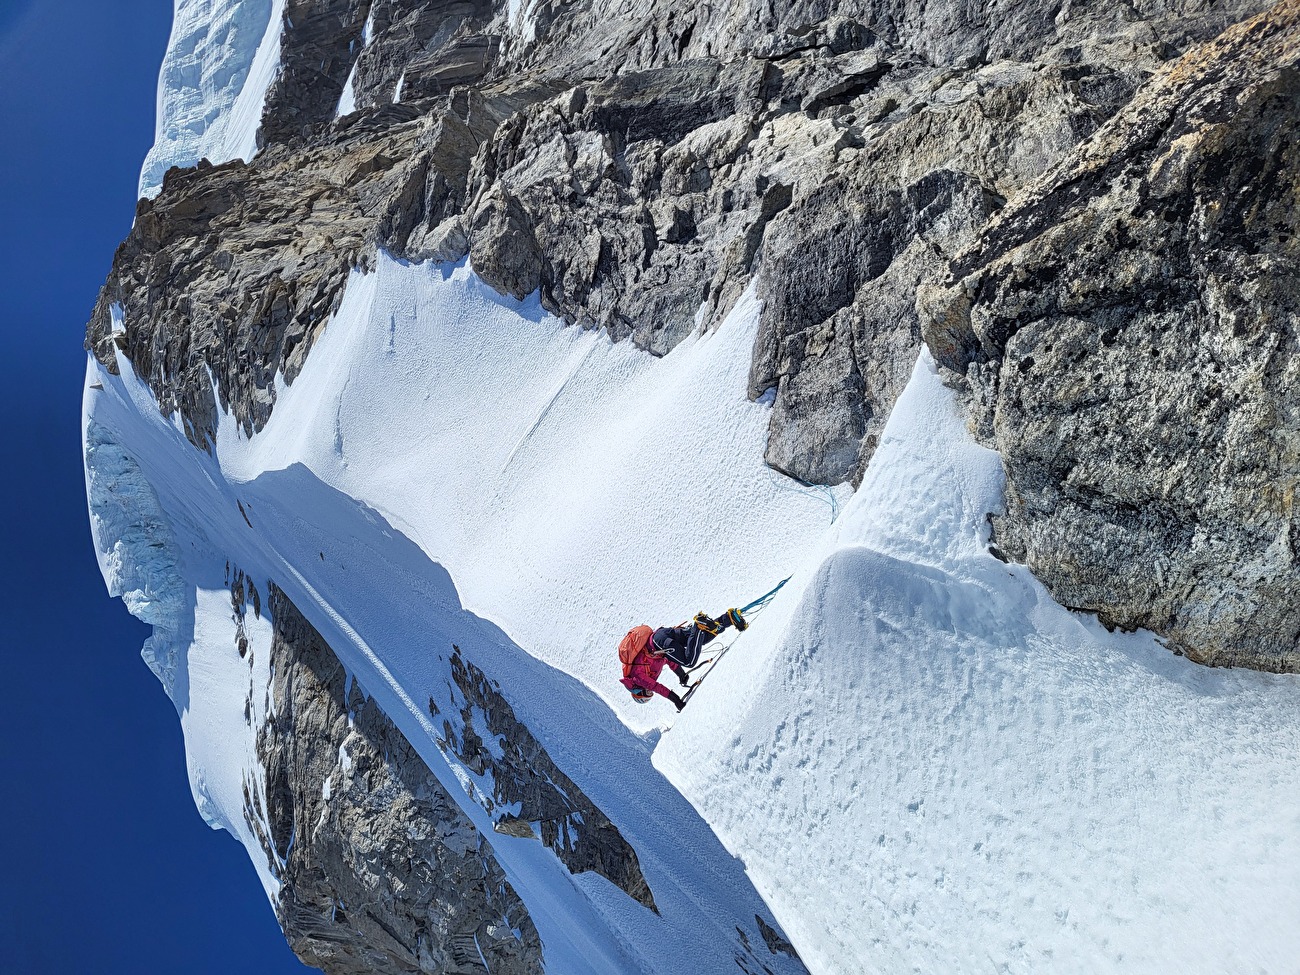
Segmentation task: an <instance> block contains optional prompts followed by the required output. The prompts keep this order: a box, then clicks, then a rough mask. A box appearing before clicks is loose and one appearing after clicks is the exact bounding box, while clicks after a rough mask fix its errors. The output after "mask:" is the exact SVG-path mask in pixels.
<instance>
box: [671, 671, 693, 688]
mask: <svg viewBox="0 0 1300 975" xmlns="http://www.w3.org/2000/svg"><path fill="white" fill-rule="evenodd" d="M674 673H676V674H677V681H678V683H680V684H681V685H682V687H690V686H691V675H690V674H688V673H687V672H686V668H685V667H683V668H682V669H681V670H678V671H674Z"/></svg>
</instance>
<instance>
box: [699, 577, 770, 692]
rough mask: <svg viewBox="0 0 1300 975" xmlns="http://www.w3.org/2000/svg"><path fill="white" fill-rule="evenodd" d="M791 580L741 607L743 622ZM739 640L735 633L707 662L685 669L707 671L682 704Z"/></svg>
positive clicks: (759, 611) (760, 609) (748, 620)
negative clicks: (703, 668)
mask: <svg viewBox="0 0 1300 975" xmlns="http://www.w3.org/2000/svg"><path fill="white" fill-rule="evenodd" d="M791 578H792V576H786V577H785V578H784V579H782V580H781V581H780V582H778V583H777V584H776V585H775V586H773V587H772V588H771V589H769V590H768V591H767V592H765V593H763V595H761V596H759V597H758V598H757V599H755V600H754V601H753V602H749V603H746V604H745V605H744V606H742V607H741V608H740V614H741V615H742V616H744V617H745V621H746V622H747V623H748V622H752V621H753V620H754V619H755V618H757V617H758V615H759V614H760V613H762V612H763V610H765V609H767V604H768V603H770V602H771V601H772V600H773V599H774V598H776V594H777V593H778V592H780V591H781V587H782V586H784V585H785V584H786V583H787V582H789V581H790V579H791ZM746 629H748V627H746ZM739 638H740V634H739V633H737V634H736V635H735V636H733V637H732V638H731V641H730V642H728V643H724V644H723V645H722V646H721V647H714V651H715V652H714V653H713V656H711V657H709V659H708V660H701V661H700V662H699V663H697V664H696V665H695V666H694V667H688V668H687V670H688V672H690V673H692V674H694V673H695V671H697V670H699V669H700V668H701V667H706V665H707V669H705V671H704V673H702V674H700V679H699V680H697V681H696V682H695V683H694V684H692V685H691V686H690V687H688V688H687V689H686V696H685V697H684V698H682V701H683V704H684V703H685V702H686V701H689V700H690V699H691V695H692V694H694V693H695V689H696V688H697V687H699V686H700V685H701V684H703V683H704V678H706V677H708V676H709V674H710V673H712V672H713V668H714V667H716V666H717V665H718V661H719V660H721V659H722V658H723V657H725V656H726V655H727V651H728V650H730V649H731V648H732V647H733V646H735V643H736V641H737V640H738V639H739Z"/></svg>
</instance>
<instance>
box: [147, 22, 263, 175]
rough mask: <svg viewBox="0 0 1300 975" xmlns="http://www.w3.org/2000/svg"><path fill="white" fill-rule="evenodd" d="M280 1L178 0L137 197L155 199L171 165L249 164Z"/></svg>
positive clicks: (160, 74) (254, 142)
mask: <svg viewBox="0 0 1300 975" xmlns="http://www.w3.org/2000/svg"><path fill="white" fill-rule="evenodd" d="M284 4H285V0H176V6H175V12H174V15H173V20H172V35H171V40H170V41H169V43H168V45H167V54H166V55H165V56H164V58H163V65H162V70H161V72H160V73H159V76H158V120H157V132H156V135H155V139H154V146H153V148H152V149H150V150H149V154H148V155H147V156H146V157H145V162H144V167H143V169H142V170H141V173H140V195H141V196H154V195H155V194H157V193H158V191H159V190H160V189H161V188H162V179H163V175H164V174H165V173H166V172H167V170H168V169H170V168H171V167H172V166H182V167H185V166H193V165H195V164H196V163H197V162H198V161H199V160H200V159H207V160H208V161H210V162H212V163H223V162H227V161H229V160H231V159H243V160H245V161H248V160H250V159H252V158H253V156H254V155H256V153H257V129H258V126H259V125H260V123H261V120H262V109H263V107H264V106H265V103H266V92H267V89H268V88H269V87H270V85H271V81H272V80H273V79H274V77H275V72H276V69H277V68H278V66H279V63H280V37H281V30H282V26H283V21H284Z"/></svg>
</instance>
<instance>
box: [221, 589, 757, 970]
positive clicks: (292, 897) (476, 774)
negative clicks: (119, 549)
mask: <svg viewBox="0 0 1300 975" xmlns="http://www.w3.org/2000/svg"><path fill="white" fill-rule="evenodd" d="M230 592H231V608H232V610H233V618H234V619H235V622H236V640H235V642H236V647H237V649H238V651H239V654H240V656H241V657H242V656H245V655H246V654H247V653H248V652H250V650H249V645H248V640H247V639H246V638H245V637H244V625H243V622H242V621H243V620H244V619H245V617H246V614H247V613H249V612H253V613H254V614H256V615H259V616H260V615H261V611H262V610H261V596H260V594H259V593H258V591H257V589H256V588H255V587H254V586H253V585H252V582H251V580H248V579H246V578H245V576H244V574H243V573H242V572H240V571H239V570H238V569H235V570H234V571H233V574H232V576H231V579H230ZM268 610H269V616H270V619H271V622H272V625H273V633H274V637H273V642H272V645H271V650H270V652H271V674H272V684H271V687H270V689H269V701H268V705H267V707H266V708H265V712H266V714H267V720H266V724H265V726H264V727H262V728H260V729H258V731H257V754H258V757H259V760H260V764H261V767H262V768H263V769H264V770H265V781H263V782H251V781H250V782H246V784H245V789H244V803H245V820H246V822H247V824H248V827H249V829H250V830H251V831H253V833H254V834H255V835H257V836H259V838H260V840H261V843H262V847H263V851H264V853H265V854H266V857H267V864H268V866H269V868H270V870H271V872H272V874H273V875H274V876H276V877H277V878H278V879H279V881H280V883H281V888H280V895H279V908H278V913H279V916H280V922H281V924H282V926H283V927H284V930H285V934H286V936H287V937H288V939H289V943H290V945H291V946H292V947H293V949H294V951H295V952H296V953H297V954H298V956H299V957H300V958H302V959H303V961H305V962H306V963H307V964H310V965H315V966H317V967H319V968H322V969H323V970H324V971H326V972H328V973H329V975H352V973H362V972H417V971H419V972H453V973H455V972H481V971H482V970H483V967H482V966H483V964H484V963H485V962H486V964H487V966H488V970H490V971H492V972H507V973H514V972H520V973H522V972H540V971H542V969H543V964H542V963H543V958H542V951H541V943H540V941H539V939H538V936H537V932H536V930H535V929H534V927H533V924H532V922H531V921H530V920H529V917H528V912H527V909H526V908H525V906H524V904H523V902H522V901H521V900H520V898H519V897H518V896H517V895H516V893H515V892H514V890H513V889H512V888H511V886H510V884H509V883H508V882H507V880H506V878H505V874H504V872H503V870H502V868H501V866H500V865H499V864H498V862H497V859H496V856H495V855H494V854H493V852H492V849H491V846H490V845H489V844H488V842H487V840H486V839H485V838H484V836H483V834H482V833H480V831H479V828H478V826H476V825H475V823H474V822H473V821H471V820H470V818H469V817H468V816H467V815H466V814H465V812H464V811H463V810H462V808H461V806H460V805H458V803H457V800H456V798H455V797H453V796H452V795H451V794H450V793H449V792H448V791H447V789H446V788H444V786H443V785H442V784H441V782H440V781H439V779H438V778H437V777H436V776H435V775H434V774H433V773H432V772H431V771H430V769H429V767H428V765H427V764H426V763H425V761H424V760H423V759H422V758H421V757H420V755H419V753H418V752H417V751H416V750H415V748H413V747H412V746H411V744H410V743H409V742H408V741H407V739H406V738H405V737H404V736H403V735H402V733H401V732H400V731H399V730H398V729H397V728H396V727H395V726H394V725H393V723H392V721H391V720H390V719H389V718H388V717H387V715H385V714H384V712H383V711H382V710H381V709H380V707H379V706H378V705H377V704H376V703H375V701H374V700H372V699H371V698H369V697H368V696H367V695H366V693H365V690H364V688H362V687H361V685H360V684H359V683H358V682H357V681H356V680H355V679H353V678H350V677H349V676H348V674H347V672H346V671H345V669H344V668H343V665H342V664H341V663H340V662H339V660H338V658H337V657H336V656H335V654H334V652H333V651H332V650H331V649H330V647H329V646H328V644H326V642H325V641H324V639H323V638H322V637H321V635H320V634H319V633H318V632H317V631H316V630H315V628H313V627H312V626H311V624H310V623H309V622H308V621H307V620H306V619H305V618H304V617H303V615H302V614H301V613H300V612H299V611H298V609H297V608H296V607H295V606H294V605H293V603H292V602H291V601H290V600H289V599H288V597H286V596H285V594H284V593H283V591H281V590H280V589H279V588H277V587H275V586H274V585H272V586H271V587H270V592H269V595H268ZM451 650H452V652H451V654H450V658H449V677H450V683H453V684H454V685H455V687H456V688H457V689H458V690H459V703H460V704H461V707H460V709H459V711H458V712H457V713H455V714H440V713H439V712H438V710H437V708H436V705H434V703H433V702H432V700H431V701H430V711H431V714H432V715H433V717H434V718H435V720H436V721H440V723H441V725H442V737H441V738H440V739H439V740H438V742H437V744H438V746H439V747H440V748H442V749H443V750H444V753H445V754H447V755H448V757H449V758H450V759H452V760H453V761H459V762H460V763H462V768H463V769H464V770H465V771H466V772H467V773H468V774H469V775H470V776H472V777H473V778H474V779H476V780H478V781H481V782H491V784H492V789H493V794H492V795H491V796H485V795H481V794H480V792H479V791H478V790H474V791H473V792H471V793H469V795H470V796H471V799H472V800H477V801H478V802H479V803H480V804H482V805H483V808H484V809H485V811H486V812H487V813H488V814H489V815H491V816H492V819H493V821H494V829H495V830H496V832H499V833H505V834H507V835H511V836H517V837H523V838H528V839H534V838H535V839H538V840H539V841H540V842H541V843H543V844H544V845H545V846H547V847H549V848H550V849H551V850H552V851H553V852H554V853H555V855H556V857H557V858H558V859H559V860H560V862H561V863H563V864H564V865H565V867H567V868H568V870H569V871H570V872H571V873H574V874H579V873H584V872H587V871H594V872H596V873H598V874H600V875H601V876H603V877H605V878H606V879H607V880H609V881H610V882H611V883H613V884H614V885H615V886H616V887H618V888H620V889H622V890H623V891H624V892H625V893H627V894H628V896H630V897H632V898H633V899H635V900H637V901H638V902H639V903H641V904H643V905H645V906H646V907H649V908H650V909H651V910H655V903H654V895H653V893H652V892H651V890H650V886H649V884H647V883H646V880H645V877H644V876H643V875H642V873H641V867H640V864H639V862H638V860H637V855H636V852H635V851H634V850H633V849H632V847H631V845H630V844H629V843H628V842H627V840H626V839H624V837H623V835H622V834H621V833H620V832H619V830H618V828H617V827H616V826H615V825H614V824H613V823H611V822H610V820H609V818H608V817H607V816H606V815H605V814H604V812H602V811H601V809H600V808H599V807H598V806H596V805H595V804H594V803H593V802H592V801H591V800H590V799H588V798H587V796H586V795H584V794H583V792H582V790H581V789H580V788H579V787H578V786H577V785H576V784H575V783H574V782H573V781H572V780H571V779H570V778H569V777H568V776H567V775H565V774H564V772H563V771H562V770H561V769H560V768H559V766H557V765H556V764H555V762H554V761H553V760H552V759H551V757H550V755H548V754H547V752H546V749H545V748H544V747H543V746H542V745H541V744H540V743H539V742H538V741H537V740H536V739H535V738H534V737H533V735H532V733H531V732H530V731H529V729H528V728H527V726H526V725H524V724H523V723H522V722H521V721H519V720H518V718H517V717H516V716H515V713H514V710H513V709H512V708H511V707H510V704H509V702H508V701H507V700H506V699H505V698H504V697H503V696H502V694H501V692H500V691H499V690H498V689H497V688H496V687H495V685H494V684H493V682H492V680H491V679H490V678H489V677H488V676H487V675H486V674H484V673H483V671H482V670H480V669H479V668H478V667H476V666H475V665H474V664H473V663H470V662H467V661H466V660H465V659H464V658H463V656H462V653H461V651H460V649H459V648H458V647H456V648H451ZM257 712H258V709H257V708H254V707H253V706H252V702H250V704H249V706H248V708H247V709H246V713H247V714H253V713H257ZM476 729H482V730H483V731H484V732H485V734H486V735H487V736H489V738H490V741H485V740H484V737H483V736H482V735H480V733H479V731H477V730H476ZM763 923H766V922H763ZM480 952H481V953H482V954H481V956H480Z"/></svg>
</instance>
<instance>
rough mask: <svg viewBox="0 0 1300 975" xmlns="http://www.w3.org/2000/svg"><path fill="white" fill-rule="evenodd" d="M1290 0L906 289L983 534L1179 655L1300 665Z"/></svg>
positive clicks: (1191, 62) (1297, 295) (1078, 153)
mask: <svg viewBox="0 0 1300 975" xmlns="http://www.w3.org/2000/svg"><path fill="white" fill-rule="evenodd" d="M1297 62H1300V3H1296V2H1294V0H1288V2H1286V3H1282V4H1279V5H1278V6H1277V7H1276V8H1274V9H1273V10H1272V11H1270V12H1268V13H1267V14H1264V15H1262V16H1260V17H1257V18H1255V19H1254V20H1251V21H1249V22H1247V23H1245V24H1243V25H1241V26H1239V27H1235V28H1233V29H1231V30H1229V31H1227V32H1226V33H1224V34H1223V35H1222V36H1221V37H1220V38H1218V39H1217V40H1216V41H1214V42H1213V43H1210V44H1207V45H1205V46H1204V47H1201V48H1198V49H1196V50H1193V51H1192V52H1190V53H1189V54H1187V55H1186V56H1185V57H1184V58H1182V60H1180V61H1179V62H1177V63H1176V64H1174V65H1172V66H1171V67H1170V68H1169V69H1168V70H1167V71H1165V72H1164V73H1162V74H1161V75H1160V76H1159V77H1158V78H1157V79H1155V80H1154V81H1153V82H1152V83H1151V84H1149V85H1148V86H1146V87H1145V88H1144V89H1143V90H1142V91H1141V92H1140V93H1139V94H1138V95H1137V97H1136V98H1135V99H1134V100H1133V102H1132V103H1131V104H1130V105H1128V106H1127V107H1126V108H1125V109H1124V110H1123V111H1122V112H1121V113H1120V114H1119V115H1117V116H1116V117H1115V118H1114V119H1113V120H1112V121H1111V122H1110V123H1108V124H1107V125H1106V126H1105V127H1103V128H1102V129H1101V130H1100V131H1098V132H1097V133H1096V134H1095V135H1094V136H1093V137H1092V138H1091V139H1089V140H1087V141H1086V142H1085V143H1084V144H1083V145H1081V146H1080V147H1079V148H1078V149H1077V150H1075V151H1074V152H1072V153H1071V154H1070V155H1069V156H1068V157H1067V158H1066V159H1065V160H1064V161H1063V162H1062V164H1061V165H1060V166H1059V167H1058V168H1057V170H1056V171H1055V172H1054V173H1052V174H1051V176H1050V177H1049V178H1047V179H1045V180H1044V181H1042V182H1041V183H1039V184H1038V185H1037V186H1036V187H1034V188H1033V189H1032V190H1031V191H1029V192H1027V193H1025V194H1023V195H1022V196H1021V197H1020V198H1019V199H1017V200H1016V201H1014V202H1013V203H1012V204H1011V205H1010V206H1008V207H1007V208H1006V209H1005V210H1003V211H1002V212H1001V213H1000V214H999V215H998V216H997V217H996V218H995V219H994V220H993V221H992V223H991V224H990V225H989V226H988V228H987V229H986V230H985V231H984V232H983V234H982V235H981V237H980V239H979V242H978V243H977V244H976V245H975V246H973V247H971V248H970V249H968V250H967V251H965V252H964V253H962V254H961V255H959V256H958V257H957V258H956V259H955V260H954V261H953V262H952V282H951V283H950V284H949V285H948V286H947V287H944V288H937V289H934V290H932V291H930V292H929V293H927V294H924V295H923V296H922V299H921V306H922V309H923V312H924V314H925V318H926V339H927V341H928V343H929V345H930V347H931V349H933V350H934V352H935V354H936V357H937V358H938V359H939V361H940V362H941V363H943V364H944V365H946V366H948V367H949V368H951V369H954V370H956V371H957V372H959V373H961V374H963V376H964V377H965V378H966V381H967V382H968V384H969V388H970V390H971V392H972V400H973V411H974V416H975V420H976V422H977V424H978V429H979V431H980V434H981V435H982V437H983V438H984V439H985V440H986V442H988V443H989V444H990V445H992V446H994V447H996V448H997V450H998V451H999V453H1001V455H1002V457H1003V458H1004V461H1005V464H1006V470H1007V477H1008V482H1009V483H1008V491H1007V511H1006V515H1005V517H1003V518H1001V519H999V520H998V521H997V523H996V530H997V535H998V544H999V545H1000V546H1001V548H1002V550H1003V551H1005V552H1006V554H1007V555H1008V556H1010V557H1011V558H1014V559H1016V560H1020V561H1024V562H1027V563H1028V564H1029V566H1030V567H1031V568H1032V569H1033V570H1034V572H1035V573H1036V574H1037V575H1038V576H1039V577H1040V578H1041V579H1043V581H1044V582H1046V583H1047V585H1048V586H1049V587H1050V588H1051V589H1052V592H1053V594H1054V595H1055V596H1056V597H1057V599H1058V600H1060V601H1061V602H1062V603H1064V604H1066V605H1068V606H1076V607H1080V608H1083V609H1088V610H1092V611H1095V612H1097V613H1098V614H1099V616H1100V617H1101V619H1102V620H1103V621H1104V622H1106V623H1108V624H1110V625H1113V626H1121V627H1125V628H1133V627H1139V626H1142V627H1148V628H1150V629H1152V630H1155V631H1156V632H1157V633H1160V634H1162V635H1164V636H1165V637H1167V639H1168V640H1169V643H1170V644H1171V645H1172V646H1173V647H1175V648H1176V649H1178V650H1179V651H1181V652H1183V653H1186V654H1187V655H1188V656H1190V657H1192V658H1193V659H1195V660H1198V661H1201V662H1203V663H1209V664H1220V665H1228V666H1233V665H1246V666H1251V667H1256V668H1260V669H1264V670H1273V671H1291V672H1295V671H1300V588H1298V587H1297V585H1296V582H1297V578H1300V575H1298V572H1297V553H1300V512H1297V509H1296V505H1295V500H1296V499H1295V494H1296V487H1297V483H1300V403H1298V401H1297V398H1296V394H1295V390H1296V388H1297V385H1296V384H1297V381H1300V344H1298V343H1300V236H1298V232H1300V72H1298V71H1297V68H1296V65H1297Z"/></svg>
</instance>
